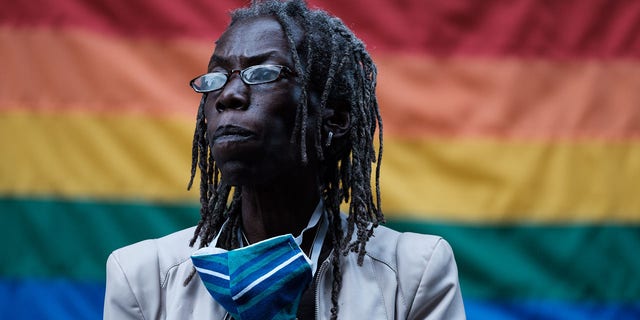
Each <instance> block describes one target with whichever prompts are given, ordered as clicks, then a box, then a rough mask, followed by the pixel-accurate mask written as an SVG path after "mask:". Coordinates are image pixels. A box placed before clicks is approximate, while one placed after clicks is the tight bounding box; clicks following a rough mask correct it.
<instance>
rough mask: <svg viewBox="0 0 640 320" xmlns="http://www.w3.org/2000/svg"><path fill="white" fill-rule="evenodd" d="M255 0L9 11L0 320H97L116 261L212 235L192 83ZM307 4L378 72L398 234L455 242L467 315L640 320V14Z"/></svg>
mask: <svg viewBox="0 0 640 320" xmlns="http://www.w3.org/2000/svg"><path fill="white" fill-rule="evenodd" d="M244 3H246V1H237V0H236V1H234V0H215V1H212V0H209V1H206V0H194V1H189V2H186V1H177V0H172V1H164V2H158V1H151V0H130V1H125V0H112V1H81V0H39V1H10V0H0V150H2V151H1V152H2V156H1V157H0V241H2V246H0V257H1V259H2V263H1V264H0V318H2V319H97V318H100V317H101V313H102V299H103V295H104V292H103V291H104V263H105V261H106V257H107V255H108V254H109V252H111V251H112V250H114V249H116V248H118V247H121V246H124V245H126V244H130V243H132V242H135V241H138V240H142V239H145V238H150V237H158V236H162V235H165V234H168V233H170V232H172V231H175V230H178V229H181V228H184V227H187V226H191V225H194V224H195V223H197V219H198V208H197V201H196V198H197V194H196V192H195V191H192V192H187V191H186V183H187V179H188V175H189V166H190V154H191V152H190V150H191V137H192V134H193V126H194V121H195V111H196V107H197V105H198V101H199V97H198V96H197V95H196V94H194V93H193V92H192V91H191V90H190V88H189V87H188V86H187V83H188V81H189V80H190V79H191V78H193V77H194V76H195V75H198V74H201V73H203V72H205V70H206V64H207V61H208V57H209V55H210V54H211V52H212V50H213V48H214V44H213V41H214V40H215V39H216V38H217V37H218V36H219V34H220V33H221V32H222V30H223V29H224V27H225V26H226V24H227V23H228V20H229V19H228V14H227V13H228V11H229V10H230V9H232V8H235V7H238V6H241V5H243V4H244ZM310 3H311V6H318V7H321V8H324V9H326V10H328V11H330V12H332V13H333V14H335V15H337V16H339V17H340V18H342V19H343V20H344V21H345V22H346V23H347V25H348V26H350V27H351V28H352V29H353V30H354V31H355V33H356V34H357V35H358V36H359V37H361V38H362V39H363V40H364V41H365V43H366V44H367V46H368V49H369V51H370V52H371V54H372V55H373V58H374V60H375V61H376V63H377V64H378V68H379V86H378V97H379V102H380V105H381V109H382V113H383V120H384V125H385V158H384V161H383V169H382V170H383V172H382V193H383V209H384V211H385V214H386V216H387V219H388V221H389V223H388V225H389V226H390V227H392V228H395V229H398V230H407V231H408V230H411V231H418V232H425V233H432V234H438V235H442V236H444V237H445V238H446V239H447V240H448V241H449V242H450V243H451V245H452V247H453V249H454V252H455V254H456V259H457V262H458V267H459V273H460V281H461V285H462V292H463V297H464V300H465V308H466V311H467V315H468V318H469V319H638V318H640V276H638V271H640V254H638V246H639V244H640V224H639V223H640V194H639V193H638V192H639V191H638V190H640V188H639V187H640V2H638V1H633V0H629V1H624V0H618V1H608V0H581V1H578V0H570V1H529V0H515V1H509V2H504V1H498V0H486V1H472V0H468V1H465V0H457V1H435V0H428V1H423V0H403V1H393V2H392V1H384V0H349V1H342V2H338V1H328V0H325V1H320V0H317V1H310ZM196 189H197V188H196Z"/></svg>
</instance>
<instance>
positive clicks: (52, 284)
mask: <svg viewBox="0 0 640 320" xmlns="http://www.w3.org/2000/svg"><path fill="white" fill-rule="evenodd" d="M103 301H104V282H80V281H72V280H68V279H37V280H36V279H20V280H15V279H7V278H0V319H43V320H48V319H51V320H62V319H74V320H76V319H77V320H82V319H91V320H95V319H102V308H103Z"/></svg>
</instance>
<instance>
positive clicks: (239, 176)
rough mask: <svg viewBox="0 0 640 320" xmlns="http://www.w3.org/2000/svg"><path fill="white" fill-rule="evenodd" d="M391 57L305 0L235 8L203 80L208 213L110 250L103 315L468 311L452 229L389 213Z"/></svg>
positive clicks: (198, 135)
mask: <svg viewBox="0 0 640 320" xmlns="http://www.w3.org/2000/svg"><path fill="white" fill-rule="evenodd" d="M376 73H377V71H376V67H375V64H374V63H373V61H372V59H371V57H370V56H369V54H368V52H367V51H366V49H365V46H364V44H363V43H362V41H361V40H359V39H358V38H357V37H356V36H355V35H354V34H353V32H352V31H351V30H349V29H348V28H347V27H346V26H345V24H344V23H343V22H342V21H341V20H340V19H338V18H336V17H334V16H331V15H329V14H328V13H327V12H325V11H322V10H319V9H313V10H312V9H309V8H308V7H307V5H306V4H305V3H304V2H303V1H302V0H292V1H279V0H267V1H253V3H252V4H251V5H250V6H249V7H247V8H241V9H237V10H236V11H234V12H233V13H232V19H231V23H230V25H229V26H228V28H227V29H226V31H224V33H223V34H222V35H221V36H220V38H219V40H218V41H217V42H216V47H215V50H214V52H213V55H212V57H211V59H210V61H209V66H208V71H207V73H206V74H205V75H203V76H200V77H197V78H196V79H194V80H193V81H191V86H192V88H193V89H194V90H195V91H196V92H198V93H202V100H201V102H200V105H199V108H198V112H197V121H196V129H195V133H194V139H193V149H192V156H193V158H192V159H193V160H192V169H191V181H190V182H189V186H191V184H192V182H193V180H194V177H195V175H196V171H197V169H198V170H199V171H200V202H201V210H200V214H201V219H200V221H199V223H198V224H197V226H195V227H192V228H189V229H186V230H182V231H179V232H176V233H174V234H171V235H168V236H165V237H163V238H159V239H154V240H146V241H143V242H140V243H137V244H133V245H130V246H127V247H124V248H121V249H118V250H116V251H114V252H113V253H112V254H111V255H110V256H109V259H108V261H107V286H106V293H105V303H104V318H105V319H230V318H235V319H236V320H239V319H269V318H273V319H289V318H298V319H338V318H339V319H464V318H465V314H464V307H463V302H462V298H461V293H460V287H459V284H458V275H457V267H456V264H455V260H454V256H453V253H452V249H451V247H450V246H449V245H448V243H447V242H446V241H445V240H443V239H442V238H440V237H436V236H431V235H420V234H414V233H399V232H396V231H393V230H391V229H389V228H386V227H384V226H381V224H382V223H383V222H384V217H383V215H382V211H381V198H380V188H379V176H380V164H381V159H382V147H383V143H382V119H381V116H380V113H379V110H378V103H377V99H376V96H375V88H376ZM376 133H377V134H376ZM376 140H378V141H377V147H376ZM373 164H375V171H374V170H373ZM372 175H374V183H373V185H374V186H373V187H372V183H371V178H372ZM342 204H344V206H345V209H346V211H348V212H346V213H344V214H343V213H341V210H340V208H341V205H342ZM285 235H286V236H285ZM281 253H282V258H275V256H277V255H280V254H281ZM285 258H286V259H287V260H286V261H284V262H283V261H280V260H279V261H278V262H277V263H278V266H277V267H275V266H274V265H275V264H276V262H274V261H275V260H276V259H282V260H284V259H285ZM287 263H291V265H289V264H287ZM292 265H294V266H293V267H292ZM287 268H290V269H287ZM283 270H287V271H286V272H285V271H283ZM254 272H255V273H257V274H258V275H259V277H258V276H256V277H253V275H252V274H253V273H254ZM245 277H246V278H245ZM271 278H273V281H272V282H269V283H268V284H264V283H262V282H261V281H267V280H265V279H271ZM269 281H271V280H269Z"/></svg>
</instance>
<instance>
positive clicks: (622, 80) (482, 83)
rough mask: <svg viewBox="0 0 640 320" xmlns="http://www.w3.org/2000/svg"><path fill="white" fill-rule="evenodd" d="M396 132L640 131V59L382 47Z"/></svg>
mask: <svg viewBox="0 0 640 320" xmlns="http://www.w3.org/2000/svg"><path fill="white" fill-rule="evenodd" d="M376 62H377V64H378V68H379V73H378V74H379V88H378V97H379V102H380V105H381V108H382V112H383V119H384V121H385V122H384V124H385V129H386V130H387V132H390V133H392V134H394V135H401V136H406V137H416V136H418V137H425V136H444V137H455V136H467V137H468V136H472V137H473V136H483V137H497V138H525V139H531V138H532V139H607V140H610V139H614V140H617V139H638V138H640V108H639V107H638V106H640V78H639V77H638V75H640V61H623V60H617V61H595V60H592V61H580V62H578V61H573V62H572V61H563V62H550V61H540V60H522V59H502V60H495V59H494V60H490V59H486V60H481V59H429V58H425V57H420V56H402V57H399V56H398V55H391V54H389V55H378V56H376Z"/></svg>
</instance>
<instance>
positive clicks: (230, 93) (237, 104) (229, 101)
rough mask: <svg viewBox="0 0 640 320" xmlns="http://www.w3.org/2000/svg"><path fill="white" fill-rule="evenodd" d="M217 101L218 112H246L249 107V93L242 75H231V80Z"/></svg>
mask: <svg viewBox="0 0 640 320" xmlns="http://www.w3.org/2000/svg"><path fill="white" fill-rule="evenodd" d="M221 90H222V91H221V92H220V95H219V96H218V99H217V101H216V110H218V112H222V111H224V110H246V109H247V107H248V106H249V92H248V88H247V85H246V84H245V83H244V82H242V79H241V78H240V74H236V73H233V72H232V73H231V75H230V76H229V80H227V83H226V84H225V85H224V87H223V88H222V89H221Z"/></svg>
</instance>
